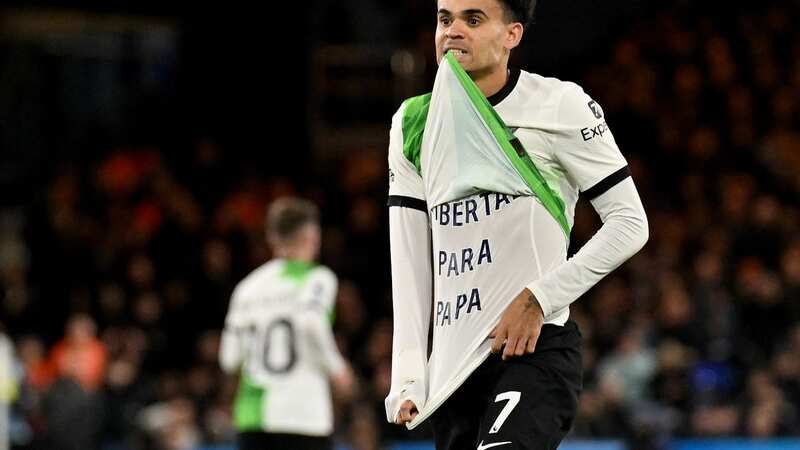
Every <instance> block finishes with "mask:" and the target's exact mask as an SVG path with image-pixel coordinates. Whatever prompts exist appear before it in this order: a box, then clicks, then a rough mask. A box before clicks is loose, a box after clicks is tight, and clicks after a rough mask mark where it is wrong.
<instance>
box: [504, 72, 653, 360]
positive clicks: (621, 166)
mask: <svg viewBox="0 0 800 450" xmlns="http://www.w3.org/2000/svg"><path fill="white" fill-rule="evenodd" d="M558 123H559V124H560V125H563V126H564V131H563V132H561V133H560V134H558V135H557V136H555V138H554V139H553V142H552V145H553V153H554V155H555V157H556V158H557V159H558V161H559V162H560V163H561V165H562V167H563V168H564V169H565V171H566V173H567V176H568V177H569V178H570V180H571V181H572V182H573V183H575V184H577V185H578V187H579V188H580V190H581V192H582V193H583V195H584V196H586V197H587V198H588V199H589V200H590V202H591V204H592V206H593V207H594V209H595V211H597V213H598V214H599V216H600V219H601V220H602V222H603V225H602V227H600V229H599V230H598V231H597V233H595V235H594V236H592V238H591V239H590V240H589V241H588V242H587V243H586V244H585V245H584V246H583V247H581V249H580V250H579V251H578V252H577V253H576V254H575V255H574V256H573V257H572V258H570V259H569V260H567V261H566V262H564V263H563V264H560V265H559V266H557V267H556V268H555V269H553V270H552V271H550V272H548V273H546V274H544V275H542V276H541V278H539V279H537V280H534V281H533V282H531V283H530V284H528V286H527V287H526V288H525V289H523V291H522V292H521V293H520V294H519V295H518V296H517V298H515V299H514V301H513V302H512V304H511V305H510V306H509V308H508V310H507V311H506V313H504V315H503V317H502V319H501V321H500V324H499V325H498V327H497V328H496V329H495V331H494V333H493V335H494V337H495V341H494V343H493V345H492V349H493V350H494V351H499V350H500V348H501V347H502V344H503V341H504V340H505V341H507V342H506V348H505V350H504V352H503V357H504V358H507V357H510V356H513V355H521V354H523V353H526V352H528V353H529V352H532V351H534V349H535V346H536V340H537V339H538V335H539V331H540V329H541V326H542V324H543V323H544V322H545V321H546V320H547V319H548V318H549V317H550V316H551V315H552V314H553V313H556V312H558V311H559V310H561V309H563V308H566V307H567V306H569V305H570V304H571V303H572V302H574V301H575V300H577V299H578V298H579V297H580V296H581V295H583V294H584V293H585V292H586V291H588V290H589V289H590V288H591V287H592V286H594V285H595V284H597V282H599V281H600V280H601V279H602V278H603V277H604V276H606V275H607V274H608V273H610V272H611V271H613V270H614V269H616V268H617V267H619V266H620V265H621V264H622V263H623V262H625V261H626V260H628V259H629V258H630V257H631V256H633V255H634V254H636V252H638V251H639V250H640V249H641V248H642V247H643V246H644V244H645V243H646V242H647V239H648V237H649V231H648V223H647V215H646V214H645V211H644V207H643V206H642V201H641V199H640V198H639V193H638V191H637V190H636V185H635V184H634V182H633V179H632V178H631V174H630V170H629V169H628V165H627V162H626V161H625V158H624V157H623V156H622V153H621V152H620V151H619V148H618V147H617V144H616V142H615V141H614V137H613V135H612V134H611V131H610V130H609V128H608V125H607V124H606V122H605V118H604V114H603V111H602V109H601V108H600V106H599V105H598V104H597V103H596V102H595V101H594V100H592V99H591V98H590V97H589V96H588V95H586V94H585V93H584V92H583V90H582V89H580V88H579V87H578V86H575V85H572V87H570V88H569V89H568V90H567V91H566V92H565V94H564V96H563V98H562V101H561V105H560V109H559V113H558Z"/></svg>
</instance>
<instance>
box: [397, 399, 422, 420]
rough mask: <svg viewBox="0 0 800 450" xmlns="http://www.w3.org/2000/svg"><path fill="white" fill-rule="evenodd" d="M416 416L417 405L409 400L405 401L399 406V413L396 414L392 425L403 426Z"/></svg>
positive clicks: (417, 412)
mask: <svg viewBox="0 0 800 450" xmlns="http://www.w3.org/2000/svg"><path fill="white" fill-rule="evenodd" d="M417 414H419V411H418V410H417V405H415V404H414V402H412V401H411V400H406V401H404V402H403V404H402V405H400V412H399V413H398V414H397V418H396V419H395V421H394V423H396V424H398V425H403V424H404V423H406V422H411V421H412V420H413V419H414V417H417Z"/></svg>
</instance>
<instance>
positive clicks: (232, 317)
mask: <svg viewBox="0 0 800 450" xmlns="http://www.w3.org/2000/svg"><path fill="white" fill-rule="evenodd" d="M245 306H246V305H244V299H243V298H242V296H241V292H240V289H239V288H238V287H237V289H234V291H233V294H232V295H231V301H230V306H228V314H227V316H226V317H225V328H224V329H223V330H222V340H221V342H220V346H219V364H220V366H221V367H222V370H223V371H225V372H227V373H236V372H238V371H239V369H240V368H241V366H242V363H243V362H244V358H245V347H244V346H245V333H246V330H245V329H244V328H243V327H242V319H241V318H242V315H243V314H245V313H246V311H244V309H245Z"/></svg>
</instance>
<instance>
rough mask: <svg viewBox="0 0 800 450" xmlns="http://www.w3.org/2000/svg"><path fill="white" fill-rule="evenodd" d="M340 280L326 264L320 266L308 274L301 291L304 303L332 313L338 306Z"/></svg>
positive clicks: (328, 313) (301, 299)
mask: <svg viewBox="0 0 800 450" xmlns="http://www.w3.org/2000/svg"><path fill="white" fill-rule="evenodd" d="M338 287H339V281H338V280H337V279H336V275H335V274H334V273H333V271H331V270H330V269H328V268H327V267H325V266H318V267H316V268H314V270H313V271H312V272H311V273H310V274H309V275H308V278H307V279H306V280H305V283H304V285H303V290H302V292H301V293H300V301H301V302H302V304H304V305H307V306H308V307H310V308H313V309H317V310H319V311H322V312H324V314H327V315H329V316H330V315H332V314H333V311H334V309H335V307H336V292H337V289H338Z"/></svg>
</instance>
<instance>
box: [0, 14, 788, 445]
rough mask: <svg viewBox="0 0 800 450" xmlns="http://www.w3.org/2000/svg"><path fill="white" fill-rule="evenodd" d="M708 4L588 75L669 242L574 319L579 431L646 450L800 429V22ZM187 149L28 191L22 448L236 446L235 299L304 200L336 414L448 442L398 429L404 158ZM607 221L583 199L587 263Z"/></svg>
mask: <svg viewBox="0 0 800 450" xmlns="http://www.w3.org/2000/svg"><path fill="white" fill-rule="evenodd" d="M698 8H699V9H698ZM702 8H703V7H702V6H691V5H689V4H688V3H680V4H679V6H676V7H672V8H668V9H663V10H661V11H659V12H658V13H657V14H655V15H653V17H648V18H641V22H640V23H638V24H637V25H635V26H631V31H630V32H629V33H625V34H624V35H623V36H622V37H621V38H620V39H619V40H618V41H616V42H615V43H614V44H613V46H612V47H611V51H610V52H609V54H608V55H607V57H606V58H604V60H603V61H602V63H600V64H596V65H592V66H591V67H586V68H585V71H583V76H582V77H580V78H579V79H575V80H574V81H577V82H579V83H580V84H581V85H583V86H584V88H585V90H586V91H587V92H588V93H589V94H590V95H591V96H592V97H593V98H595V99H596V100H597V101H598V102H599V103H601V104H602V105H603V108H604V111H605V112H606V116H607V122H608V124H609V126H610V127H611V129H612V130H613V131H614V134H615V138H616V140H617V142H618V144H619V145H620V148H621V149H622V150H623V153H625V155H626V156H627V158H628V161H629V163H630V166H631V168H632V170H633V173H634V179H635V180H636V182H637V185H638V187H639V190H640V193H641V196H642V199H643V201H644V204H645V208H646V209H647V211H648V215H649V220H650V226H651V237H650V241H649V243H648V245H647V246H646V247H645V249H644V250H643V251H642V252H641V253H640V254H638V255H637V256H636V257H634V258H633V259H632V260H631V261H629V262H628V263H627V264H625V265H624V266H623V267H622V268H621V269H619V270H617V271H616V272H614V273H613V274H612V275H611V276H609V277H608V278H607V279H606V280H604V281H603V282H601V283H600V284H599V285H598V286H597V287H595V288H594V289H592V290H591V291H590V292H589V293H587V294H586V295H585V296H584V297H583V298H581V299H579V300H578V301H577V302H576V303H574V304H573V306H572V318H573V319H574V320H576V321H577V322H578V324H579V326H580V328H581V331H582V333H583V336H584V347H583V353H584V365H585V379H584V391H583V394H582V397H581V403H580V412H579V417H578V419H577V421H576V422H575V424H574V428H573V430H572V432H571V435H570V436H571V437H581V438H583V437H603V438H605V437H615V438H616V437H622V438H625V439H627V440H629V441H630V442H634V443H635V447H633V448H637V449H645V448H657V447H658V446H659V445H660V444H662V443H664V442H666V441H667V440H669V439H671V438H673V437H677V436H697V437H706V436H752V437H770V436H786V435H797V434H800V301H799V300H798V296H800V176H798V174H800V132H799V130H800V127H799V126H798V125H800V123H798V122H799V121H800V120H799V119H798V118H800V31H798V29H797V28H796V27H795V26H794V24H795V23H797V21H798V20H800V9H798V7H797V6H796V2H795V4H792V3H791V2H787V4H786V5H784V6H771V7H765V8H761V9H760V10H758V11H749V12H741V11H739V12H737V11H727V12H724V11H723V12H717V11H715V14H714V15H710V14H708V13H709V12H710V11H704V10H703V9H702ZM426 26H427V25H426ZM429 31H430V30H427V29H425V30H421V31H420V33H421V35H427V34H426V33H429ZM523 68H525V67H524V66H523ZM543 75H548V74H543ZM390 114H391V113H389V114H387V117H386V123H387V133H388V123H389V118H390V117H389V116H390ZM166 154H169V149H163V148H151V147H147V146H135V147H129V148H117V149H114V150H112V151H108V152H105V153H104V154H103V155H102V156H101V157H99V158H97V160H96V161H93V162H92V163H91V164H87V165H69V164H65V165H62V166H60V167H59V169H58V170H57V171H55V173H54V174H53V176H52V177H51V178H50V179H49V181H48V182H47V183H46V184H44V185H37V186H31V187H30V188H31V190H32V191H33V196H34V197H35V198H36V199H37V201H35V202H34V203H33V204H31V205H29V206H27V207H24V208H10V209H3V210H2V212H1V213H0V288H1V291H0V323H2V325H3V328H4V333H5V334H6V335H7V336H8V337H9V338H10V340H11V342H13V347H14V352H13V353H14V359H15V361H16V371H15V374H16V375H15V376H14V377H12V378H15V379H16V383H11V384H13V385H14V386H11V385H8V386H7V385H6V384H7V383H6V381H2V382H0V401H2V402H5V403H8V404H10V405H11V412H10V416H11V423H10V432H11V436H12V439H13V441H14V445H15V448H19V449H40V448H47V449H53V450H61V449H64V450H67V449H70V450H71V449H75V450H78V449H80V450H91V449H98V450H100V449H102V450H133V449H153V450H162V449H163V450H179V449H180V450H182V449H193V448H195V447H198V446H200V445H214V444H225V443H230V442H232V440H233V438H234V430H233V429H232V428H231V409H230V405H231V400H232V398H233V396H234V393H235V390H236V383H237V380H236V379H234V378H229V377H225V376H224V375H223V374H222V372H221V371H220V370H219V368H218V365H217V348H218V345H219V334H220V330H221V328H222V325H223V320H224V317H225V312H226V310H227V303H228V299H229V296H230V293H231V291H232V289H233V287H234V285H235V284H236V282H237V281H238V280H239V279H241V278H242V277H243V276H244V275H246V274H247V273H248V272H249V271H250V270H252V269H253V268H254V267H256V266H257V265H259V264H261V263H262V262H264V261H266V260H267V259H268V258H269V257H270V254H269V250H268V248H267V247H266V245H265V242H264V233H263V229H262V226H263V218H264V213H265V208H266V206H267V205H268V204H269V202H270V201H271V200H273V199H275V198H277V197H280V196H282V195H286V194H298V195H301V196H304V197H307V198H310V199H312V200H314V201H315V202H317V203H318V204H319V205H320V208H321V211H322V220H323V250H322V262H323V263H325V264H327V265H329V266H330V267H331V268H333V269H334V271H335V272H336V273H337V274H338V276H339V278H340V289H339V293H338V298H337V302H336V324H335V331H336V337H337V341H338V344H339V345H340V347H341V349H342V352H343V354H345V355H346V356H347V357H348V359H349V360H350V361H351V362H352V363H353V365H354V367H355V369H356V372H357V373H358V375H359V379H360V388H359V394H358V396H357V399H356V400H355V401H354V402H352V403H349V404H340V405H337V411H338V412H337V415H336V417H337V432H336V438H337V441H339V442H342V443H347V444H349V445H352V446H353V447H354V448H355V449H357V450H376V449H379V448H381V446H382V445H383V444H385V443H387V442H390V441H394V440H403V439H426V438H429V437H430V435H429V431H428V430H427V429H424V427H423V429H422V430H420V431H415V432H413V433H409V432H407V431H405V430H404V429H402V428H399V427H395V426H393V425H389V424H386V423H385V416H384V414H383V398H384V396H385V395H386V393H387V392H388V386H389V376H390V366H391V361H390V358H391V340H392V339H391V336H392V322H391V298H390V278H389V262H388V261H389V258H388V235H387V218H386V208H385V199H386V186H387V180H386V162H385V159H386V154H385V153H378V152H353V153H351V154H348V155H345V156H341V157H337V159H336V160H335V161H332V162H330V164H327V165H324V166H323V165H313V168H310V169H309V170H310V173H308V176H307V177H304V179H302V180H299V179H297V178H291V177H263V176H259V175H258V171H257V170H253V169H252V168H249V167H246V164H243V163H241V162H238V161H234V160H231V159H230V158H228V155H227V154H226V152H225V149H224V148H222V147H221V145H220V144H219V143H217V142H215V141H214V140H213V139H211V138H199V139H197V140H196V141H195V143H194V145H193V148H192V149H191V151H190V152H188V153H187V154H186V155H184V156H182V157H181V158H177V159H176V158H172V159H169V158H166V157H165V156H164V155H166ZM599 226H600V222H599V219H598V218H597V217H596V215H595V214H594V212H593V211H592V210H591V206H590V205H589V204H588V203H586V202H582V203H581V204H580V205H579V209H578V212H577V220H576V225H575V227H574V230H573V237H572V246H571V250H572V251H575V250H576V249H577V248H580V245H582V243H584V242H586V240H588V239H589V238H590V237H591V235H592V234H593V232H594V230H595V229H596V228H597V227H599Z"/></svg>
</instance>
